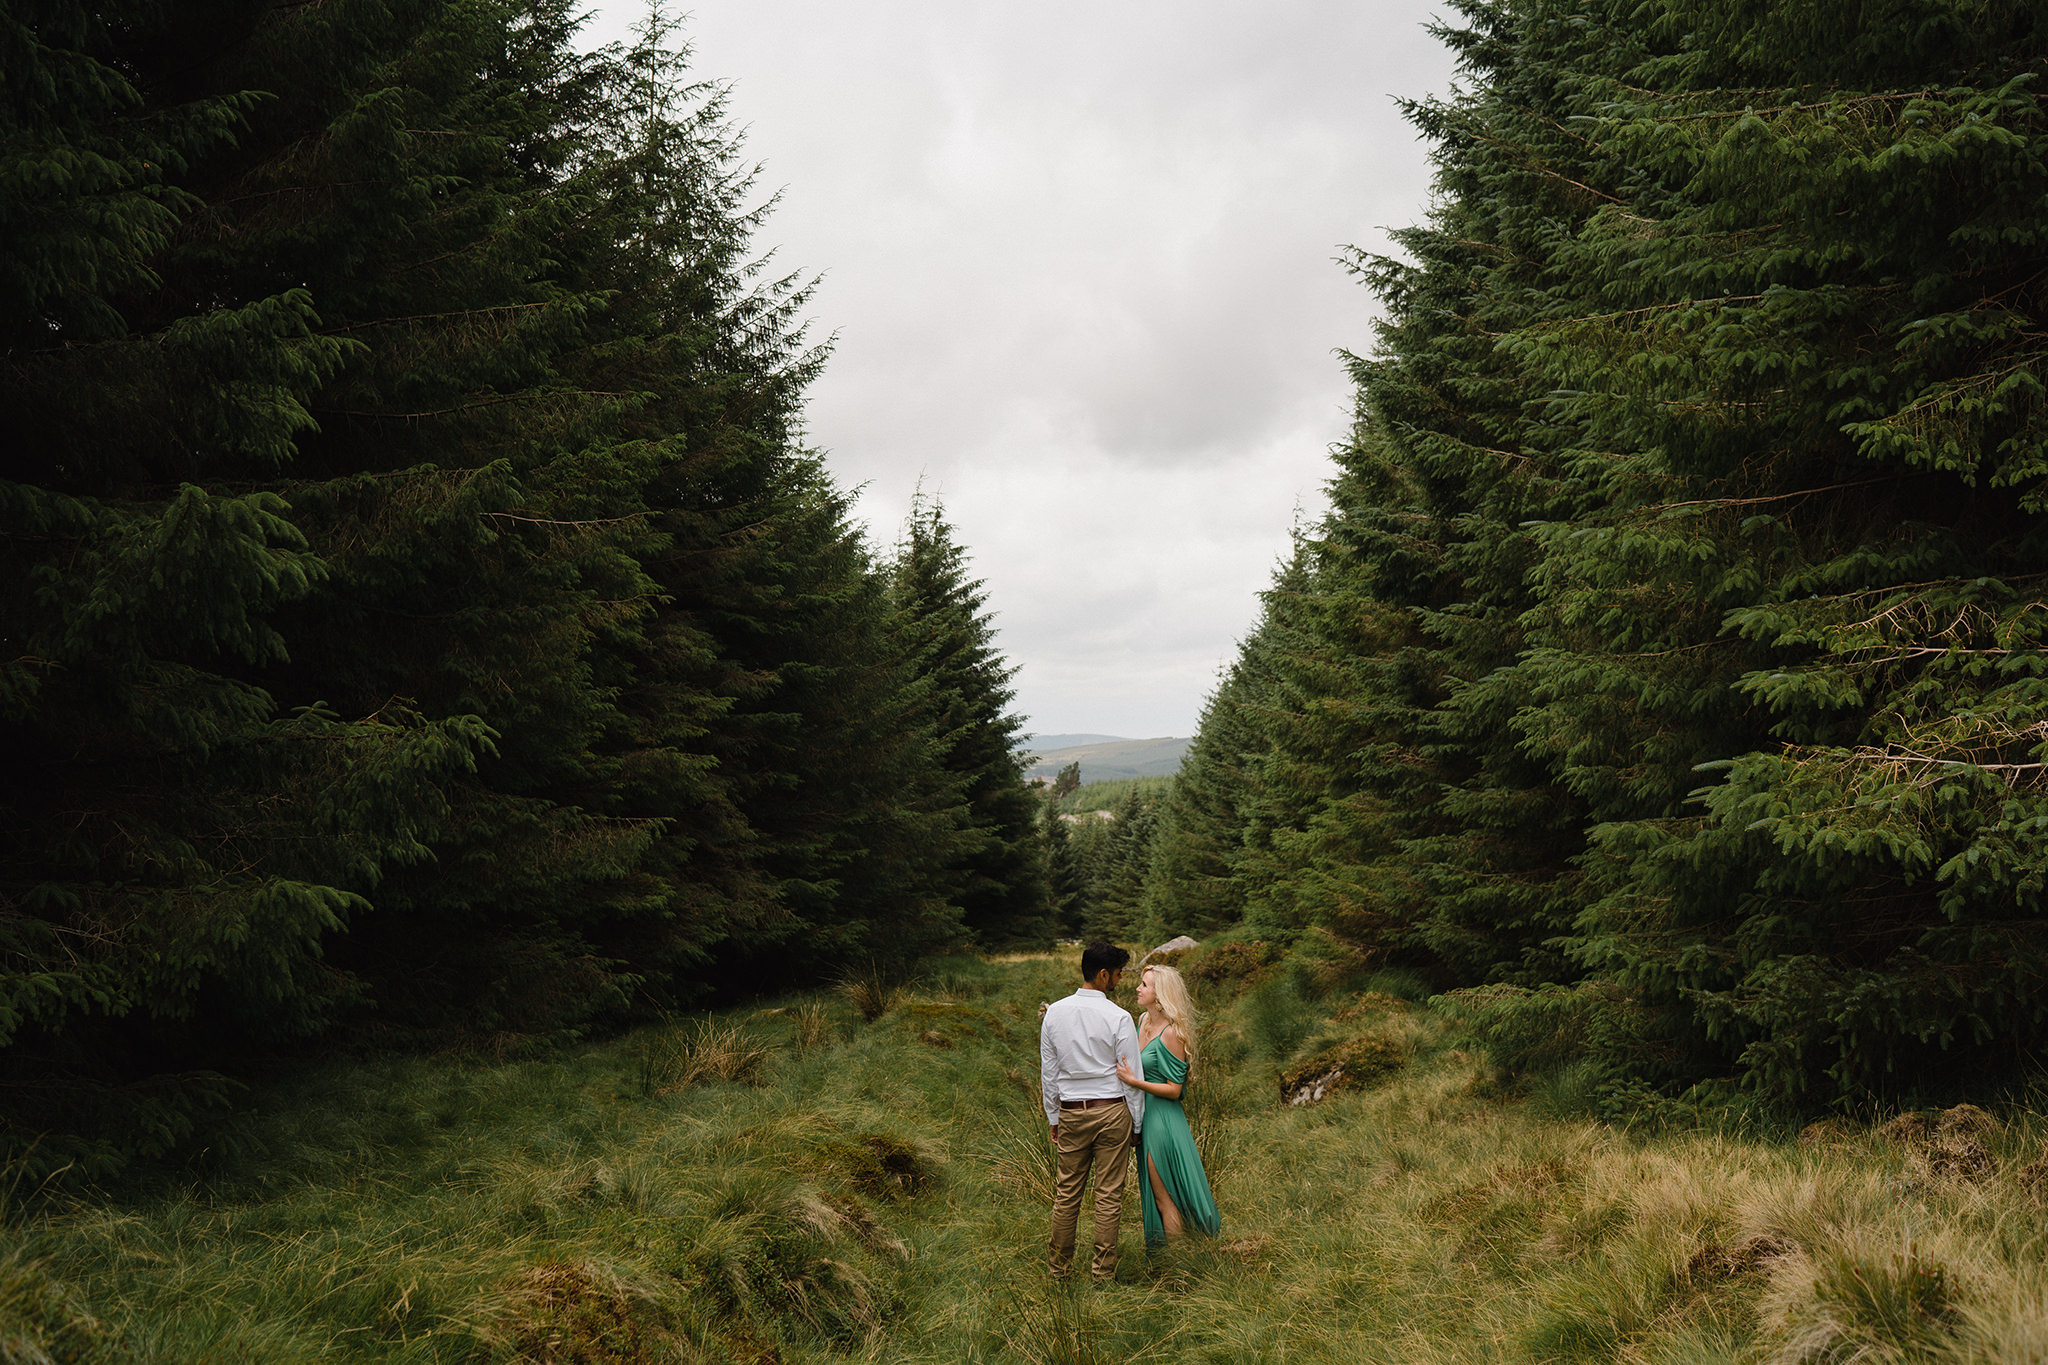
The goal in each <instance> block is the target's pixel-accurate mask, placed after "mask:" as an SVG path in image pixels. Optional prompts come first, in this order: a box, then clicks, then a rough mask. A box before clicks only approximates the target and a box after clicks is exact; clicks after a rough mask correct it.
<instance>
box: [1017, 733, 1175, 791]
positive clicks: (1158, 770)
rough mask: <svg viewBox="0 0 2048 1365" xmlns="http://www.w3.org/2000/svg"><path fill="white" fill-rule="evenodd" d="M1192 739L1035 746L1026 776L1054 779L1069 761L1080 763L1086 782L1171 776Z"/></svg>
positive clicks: (1109, 741)
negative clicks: (1055, 746)
mask: <svg viewBox="0 0 2048 1365" xmlns="http://www.w3.org/2000/svg"><path fill="white" fill-rule="evenodd" d="M1189 743H1190V741H1189V740H1185V739H1172V738H1164V739H1116V740H1107V741H1102V742H1096V743H1088V744H1071V745H1067V746H1065V747H1063V748H1058V749H1033V750H1031V751H1030V756H1031V761H1030V763H1029V764H1028V765H1026V767H1025V769H1024V776H1025V777H1027V778H1032V777H1042V778H1044V779H1045V780H1046V781H1048V782H1050V781H1051V780H1052V779H1053V778H1054V777H1056V776H1058V775H1059V771H1060V769H1062V768H1064V767H1066V766H1067V765H1068V764H1069V763H1079V764H1080V765H1081V780H1082V781H1083V782H1108V781H1111V780H1113V779H1116V778H1130V777H1171V776H1173V774H1175V773H1176V772H1179V771H1180V761H1181V758H1182V756H1183V755H1185V754H1186V753H1187V751H1188V744H1189Z"/></svg>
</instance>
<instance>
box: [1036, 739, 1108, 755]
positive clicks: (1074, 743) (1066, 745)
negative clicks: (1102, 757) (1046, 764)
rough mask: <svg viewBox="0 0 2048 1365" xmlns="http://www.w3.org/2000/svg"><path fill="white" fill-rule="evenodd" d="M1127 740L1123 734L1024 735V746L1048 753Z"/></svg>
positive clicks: (1037, 752) (1039, 752)
mask: <svg viewBox="0 0 2048 1365" xmlns="http://www.w3.org/2000/svg"><path fill="white" fill-rule="evenodd" d="M1128 742H1129V740H1128V738H1127V737H1126V736H1124V735H1025V736H1024V737H1023V744H1024V747H1025V748H1026V749H1028V750H1030V751H1031V752H1032V753H1034V754H1049V753H1051V752H1052V751H1053V750H1054V749H1073V748H1077V747H1079V746H1080V745H1083V744H1124V743H1128Z"/></svg>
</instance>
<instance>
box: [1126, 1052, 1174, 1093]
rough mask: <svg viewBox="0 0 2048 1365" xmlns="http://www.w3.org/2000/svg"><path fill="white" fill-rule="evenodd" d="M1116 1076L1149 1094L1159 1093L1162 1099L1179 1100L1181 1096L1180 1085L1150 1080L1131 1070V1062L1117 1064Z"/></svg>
mask: <svg viewBox="0 0 2048 1365" xmlns="http://www.w3.org/2000/svg"><path fill="white" fill-rule="evenodd" d="M1116 1078H1117V1079H1118V1080H1120V1081H1122V1082H1123V1083H1124V1084H1125V1085H1128V1086H1134V1087H1136V1088H1137V1089H1139V1090H1142V1091H1144V1092H1145V1093H1146V1094H1148V1095H1157V1096H1158V1097H1159V1098H1160V1099H1162V1100H1177V1099H1179V1098H1180V1087H1179V1086H1177V1085H1175V1084H1174V1083H1173V1082H1172V1081H1148V1080H1146V1079H1145V1078H1144V1077H1143V1076H1140V1075H1139V1074H1138V1073H1137V1072H1135V1071H1133V1070H1131V1065H1130V1063H1129V1062H1122V1061H1120V1062H1118V1063H1117V1064H1116Z"/></svg>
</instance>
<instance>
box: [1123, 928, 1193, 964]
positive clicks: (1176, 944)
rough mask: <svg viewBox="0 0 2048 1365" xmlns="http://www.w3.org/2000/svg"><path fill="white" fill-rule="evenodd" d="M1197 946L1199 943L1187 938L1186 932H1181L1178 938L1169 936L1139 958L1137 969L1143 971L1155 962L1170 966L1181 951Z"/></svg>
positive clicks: (1176, 960)
mask: <svg viewBox="0 0 2048 1365" xmlns="http://www.w3.org/2000/svg"><path fill="white" fill-rule="evenodd" d="M1199 947H1201V944H1199V943H1197V942H1196V941H1195V940H1194V939H1191V938H1189V937H1188V936H1187V935H1186V934H1182V935H1180V936H1179V937H1178V938H1170V939H1168V940H1166V942H1164V943H1162V944H1160V945H1159V946H1158V947H1157V948H1154V949H1153V950H1152V951H1151V952H1149V953H1147V954H1145V956H1143V957H1141V958H1139V959H1138V970H1140V971H1143V970H1144V969H1145V968H1146V967H1149V966H1151V965H1152V964H1153V963H1155V962H1156V963H1158V964H1159V965H1160V966H1162V967H1171V966H1172V965H1173V964H1174V963H1176V962H1178V961H1180V958H1181V954H1182V953H1185V952H1187V951H1188V950H1189V949H1191V948H1199Z"/></svg>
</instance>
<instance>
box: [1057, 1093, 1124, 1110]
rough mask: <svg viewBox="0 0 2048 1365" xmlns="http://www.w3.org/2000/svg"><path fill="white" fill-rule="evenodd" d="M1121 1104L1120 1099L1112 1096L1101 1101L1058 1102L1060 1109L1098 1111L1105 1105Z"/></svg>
mask: <svg viewBox="0 0 2048 1365" xmlns="http://www.w3.org/2000/svg"><path fill="white" fill-rule="evenodd" d="M1122 1103H1123V1101H1122V1100H1120V1099H1118V1098H1116V1097H1115V1096H1114V1095H1112V1096H1110V1097H1109V1098H1108V1099H1102V1100H1061V1101H1060V1108H1062V1109H1099V1108H1101V1107H1102V1106H1103V1105H1105V1104H1122Z"/></svg>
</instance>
